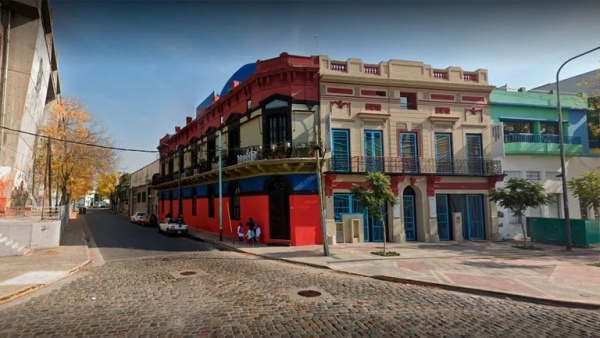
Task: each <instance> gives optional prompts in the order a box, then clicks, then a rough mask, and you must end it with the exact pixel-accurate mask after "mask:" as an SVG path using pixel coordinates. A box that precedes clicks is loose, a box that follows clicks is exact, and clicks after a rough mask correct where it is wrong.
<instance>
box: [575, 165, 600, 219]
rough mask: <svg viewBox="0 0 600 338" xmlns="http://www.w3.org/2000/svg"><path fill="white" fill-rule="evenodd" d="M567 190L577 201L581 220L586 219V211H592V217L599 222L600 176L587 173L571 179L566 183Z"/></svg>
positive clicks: (591, 172) (590, 172)
mask: <svg viewBox="0 0 600 338" xmlns="http://www.w3.org/2000/svg"><path fill="white" fill-rule="evenodd" d="M568 185H569V189H571V192H572V193H573V195H574V196H575V197H577V199H578V200H579V209H580V210H581V216H582V218H584V219H586V218H588V210H589V209H590V208H591V209H592V210H594V216H595V218H596V219H598V220H600V193H598V192H599V191H600V174H598V173H597V172H594V171H587V172H585V173H583V175H581V177H572V178H571V179H569V182H568Z"/></svg>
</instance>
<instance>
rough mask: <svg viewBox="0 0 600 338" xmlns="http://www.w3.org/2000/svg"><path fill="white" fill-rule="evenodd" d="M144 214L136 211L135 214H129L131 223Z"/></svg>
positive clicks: (137, 220) (138, 219)
mask: <svg viewBox="0 0 600 338" xmlns="http://www.w3.org/2000/svg"><path fill="white" fill-rule="evenodd" d="M144 214H146V213H145V212H139V211H138V212H136V213H135V214H133V215H131V219H130V220H131V223H136V224H137V222H139V221H140V218H142V216H144Z"/></svg>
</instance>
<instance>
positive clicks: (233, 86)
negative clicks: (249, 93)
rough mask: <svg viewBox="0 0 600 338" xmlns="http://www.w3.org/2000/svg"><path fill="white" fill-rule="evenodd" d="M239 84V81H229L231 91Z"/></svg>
mask: <svg viewBox="0 0 600 338" xmlns="http://www.w3.org/2000/svg"><path fill="white" fill-rule="evenodd" d="M239 84H240V81H236V80H233V81H231V89H233V88H235V87H237V86H238V85H239Z"/></svg>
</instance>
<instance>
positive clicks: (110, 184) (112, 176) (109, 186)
mask: <svg viewBox="0 0 600 338" xmlns="http://www.w3.org/2000/svg"><path fill="white" fill-rule="evenodd" d="M119 176H120V175H119V173H116V172H114V173H105V174H101V175H100V177H99V179H98V184H97V185H96V193H97V194H98V196H100V198H101V199H106V198H110V197H111V196H112V195H113V193H114V192H115V188H116V186H117V180H118V179H119Z"/></svg>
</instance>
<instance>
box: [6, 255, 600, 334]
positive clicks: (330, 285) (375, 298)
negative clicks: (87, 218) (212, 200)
mask: <svg viewBox="0 0 600 338" xmlns="http://www.w3.org/2000/svg"><path fill="white" fill-rule="evenodd" d="M174 271H198V272H203V273H198V274H196V275H193V276H186V277H185V278H174V276H173V274H172V273H173V272H174ZM88 274H89V275H87V276H83V277H80V278H78V279H76V280H74V281H73V282H71V283H69V284H66V285H64V286H63V287H61V288H60V289H58V290H55V291H53V292H50V293H47V294H43V295H39V296H37V297H35V298H32V299H30V300H29V301H27V302H25V303H22V304H17V305H13V306H10V307H7V308H5V309H3V310H2V311H1V312H0V336H7V337H30V336H37V335H43V336H61V337H66V336H107V337H115V336H148V337H153V336H157V337H165V336H166V337H197V336H206V337H239V336H248V337H264V336H271V337H281V336H286V337H290V336H291V337H314V336H369V337H373V336H377V337H398V336H403V337H404V336H406V337H431V336H434V337H494V336H497V337H507V336H510V337H540V336H548V337H566V336H578V337H597V336H598V332H600V312H598V311H590V310H576V309H566V308H560V307H550V306H543V305H535V304H528V303H521V302H515V301H506V300H501V299H495V298H487V297H474V296H472V295H468V294H461V293H456V292H449V291H443V290H435V289H430V288H423V287H419V286H414V285H404V284H397V283H390V282H384V281H378V280H373V279H370V278H365V277H358V276H350V275H345V274H339V273H335V272H333V271H324V270H320V269H314V268H310V267H305V266H298V265H290V264H287V263H282V262H278V261H272V260H265V259H260V258H256V257H249V256H247V255H242V254H238V253H235V252H225V251H222V252H221V251H211V252H200V253H194V254H186V255H172V256H168V257H155V258H148V259H136V260H124V261H114V262H108V263H106V264H104V265H102V266H100V267H94V268H91V269H90V270H89V272H88ZM300 290H315V291H319V292H321V293H322V295H321V296H319V297H312V298H306V297H301V296H299V295H298V294H297V293H298V291H300Z"/></svg>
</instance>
